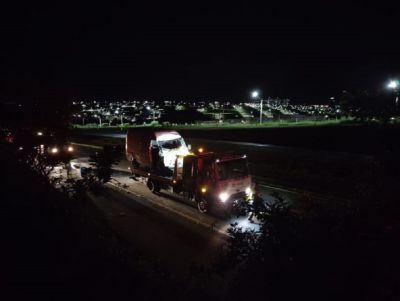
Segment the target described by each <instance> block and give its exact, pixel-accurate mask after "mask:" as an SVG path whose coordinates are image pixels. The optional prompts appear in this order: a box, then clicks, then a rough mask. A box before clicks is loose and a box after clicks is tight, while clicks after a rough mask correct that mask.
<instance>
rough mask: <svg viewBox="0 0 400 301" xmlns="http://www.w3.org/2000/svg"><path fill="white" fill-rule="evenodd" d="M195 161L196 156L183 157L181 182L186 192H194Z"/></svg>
mask: <svg viewBox="0 0 400 301" xmlns="http://www.w3.org/2000/svg"><path fill="white" fill-rule="evenodd" d="M196 161H197V160H196V158H195V157H191V156H186V157H184V158H183V170H182V183H183V188H184V190H185V191H187V192H194V190H195V184H196V183H195V179H196V175H197V168H196Z"/></svg>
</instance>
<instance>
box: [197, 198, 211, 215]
mask: <svg viewBox="0 0 400 301" xmlns="http://www.w3.org/2000/svg"><path fill="white" fill-rule="evenodd" d="M209 208H210V204H209V203H208V202H207V200H206V199H205V198H199V199H198V200H197V209H199V211H200V212H201V213H207V212H208V210H209Z"/></svg>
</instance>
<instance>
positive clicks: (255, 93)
mask: <svg viewBox="0 0 400 301" xmlns="http://www.w3.org/2000/svg"><path fill="white" fill-rule="evenodd" d="M251 97H252V98H254V99H257V98H260V125H261V124H262V114H263V99H262V97H260V92H258V91H257V90H254V91H253V92H251Z"/></svg>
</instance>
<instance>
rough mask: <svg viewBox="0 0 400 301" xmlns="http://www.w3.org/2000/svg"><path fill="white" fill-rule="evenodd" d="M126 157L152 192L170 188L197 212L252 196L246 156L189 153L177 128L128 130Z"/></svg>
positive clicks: (230, 204) (201, 152)
mask: <svg viewBox="0 0 400 301" xmlns="http://www.w3.org/2000/svg"><path fill="white" fill-rule="evenodd" d="M126 157H127V159H128V161H130V170H131V172H132V175H133V176H134V177H135V178H136V177H143V178H145V179H146V183H147V187H148V188H149V189H150V190H151V191H152V192H154V193H157V192H159V191H160V190H161V189H165V190H169V191H172V192H173V193H176V194H180V195H182V196H183V197H185V198H187V199H188V200H191V201H193V202H195V203H196V204H197V207H198V209H199V211H200V212H202V213H205V212H207V211H209V209H210V207H211V206H224V207H226V208H230V207H231V206H232V205H233V204H234V203H236V202H242V201H249V200H251V198H252V194H253V193H252V191H253V189H252V178H251V175H250V173H249V169H248V163H247V159H246V156H245V155H236V154H232V153H220V154H218V153H214V152H205V151H204V150H203V149H199V150H198V151H196V152H191V151H190V147H188V146H187V145H186V143H185V141H184V139H183V138H182V137H181V136H180V134H179V133H178V132H176V131H171V130H163V129H149V128H142V129H129V130H128V133H127V137H126Z"/></svg>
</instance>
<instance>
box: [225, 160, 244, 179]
mask: <svg viewBox="0 0 400 301" xmlns="http://www.w3.org/2000/svg"><path fill="white" fill-rule="evenodd" d="M217 171H218V177H219V178H220V180H227V179H233V178H239V177H244V176H247V175H248V173H249V172H248V169H247V161H246V160H245V159H239V160H232V161H224V162H219V163H218V164H217Z"/></svg>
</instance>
